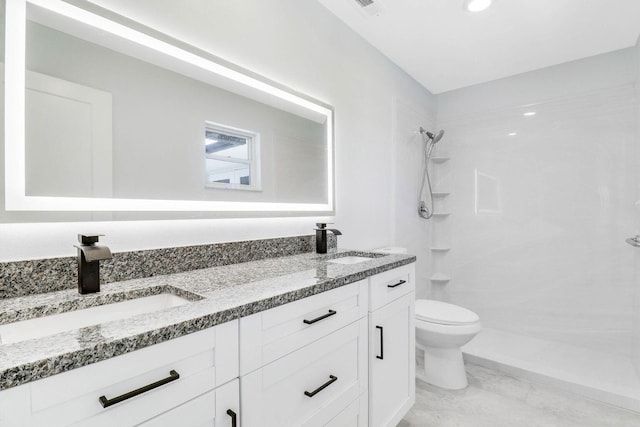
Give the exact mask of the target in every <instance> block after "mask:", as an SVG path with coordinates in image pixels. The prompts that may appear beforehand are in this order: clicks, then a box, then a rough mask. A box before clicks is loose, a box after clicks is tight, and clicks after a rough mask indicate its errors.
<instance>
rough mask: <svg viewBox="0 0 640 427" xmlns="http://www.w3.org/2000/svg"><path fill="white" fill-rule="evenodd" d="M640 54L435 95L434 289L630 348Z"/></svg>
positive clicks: (597, 343)
mask: <svg viewBox="0 0 640 427" xmlns="http://www.w3.org/2000/svg"><path fill="white" fill-rule="evenodd" d="M634 54H635V52H634V51H633V49H625V50H623V51H618V52H614V53H610V54H606V55H600V56H598V57H593V58H588V59H585V60H581V61H575V62H572V63H568V64H563V65H559V66H554V67H550V68H547V69H543V70H539V71H533V72H530V73H526V74H523V75H519V76H514V77H510V78H506V79H502V80H499V81H495V82H490V83H487V84H483V85H478V86H474V87H471V88H467V89H461V90H457V91H454V92H450V93H445V94H441V95H439V96H438V101H439V117H438V126H437V127H438V128H444V129H446V131H447V134H446V138H447V141H448V144H449V152H450V155H451V158H452V160H451V161H452V162H453V170H454V175H453V181H452V196H451V197H452V199H451V202H452V211H453V228H452V230H453V231H452V235H453V236H452V240H453V245H452V248H453V249H452V251H451V255H452V261H453V265H452V271H453V275H452V281H451V282H450V283H449V284H448V285H447V286H446V288H445V289H443V290H442V292H441V295H442V297H443V298H444V299H446V300H449V301H451V302H453V303H456V304H460V305H462V306H465V307H468V308H470V309H472V310H474V311H476V312H477V313H478V314H479V315H480V317H481V319H482V321H483V324H484V325H485V326H486V327H490V328H495V329H500V330H506V331H510V332H515V333H519V334H524V335H529V336H534V337H537V338H542V339H546V340H550V341H559V342H564V343H569V344H574V345H579V346H583V347H587V348H593V349H597V350H599V351H607V352H611V353H615V354H622V355H626V356H629V355H631V352H632V342H633V340H632V334H633V326H632V325H633V310H634V303H633V301H634V292H636V290H635V287H634V261H633V256H634V252H633V250H632V248H631V247H630V246H628V245H627V244H625V242H624V239H625V238H626V237H628V235H629V234H630V233H633V231H634V227H635V224H636V220H635V215H636V210H635V208H634V202H635V200H636V197H637V196H636V193H637V184H636V182H637V181H636V170H637V168H638V167H639V162H638V152H637V115H636V104H635V103H636V92H635V91H636V89H635V86H634V83H635V79H636V78H637V75H636V74H637V71H636V68H635V62H634V61H635V56H634ZM525 113H529V114H525ZM533 113H535V114H533Z"/></svg>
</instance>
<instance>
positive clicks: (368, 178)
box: [0, 0, 434, 261]
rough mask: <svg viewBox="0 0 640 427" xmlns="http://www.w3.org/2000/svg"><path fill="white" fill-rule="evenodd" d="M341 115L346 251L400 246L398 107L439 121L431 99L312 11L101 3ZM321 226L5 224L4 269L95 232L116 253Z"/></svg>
mask: <svg viewBox="0 0 640 427" xmlns="http://www.w3.org/2000/svg"><path fill="white" fill-rule="evenodd" d="M96 3H98V4H100V5H102V6H104V7H108V8H111V9H113V10H114V11H116V12H118V13H121V14H123V15H127V16H130V17H131V18H133V19H135V20H137V21H140V22H142V23H143V24H146V25H149V26H152V27H155V28H157V29H160V30H162V31H164V32H167V33H169V34H171V35H173V36H174V37H176V38H178V39H182V40H184V41H186V42H188V43H191V44H194V45H196V46H199V47H200V48H203V49H206V50H208V51H210V52H212V53H213V54H216V55H218V56H220V57H222V58H225V59H227V60H229V61H232V62H235V63H237V64H238V65H240V66H242V67H245V68H248V69H250V70H253V71H256V72H258V73H260V74H262V75H264V76H266V77H267V78H270V79H272V80H275V81H278V82H281V83H283V84H285V85H287V86H289V87H291V88H293V89H295V90H298V91H301V92H304V93H308V94H309V95H311V96H313V97H315V98H318V99H320V100H322V101H324V102H327V103H329V104H332V105H333V106H334V107H335V111H336V129H335V131H336V209H337V214H336V217H335V227H336V228H338V229H340V230H341V231H342V232H343V236H341V237H340V238H339V243H338V244H339V246H340V247H351V248H373V247H378V246H383V245H388V244H391V243H393V242H394V240H395V235H394V228H395V208H394V204H393V201H394V199H395V194H394V188H395V182H396V170H395V162H394V159H395V156H396V152H395V145H394V130H393V126H392V122H393V102H394V99H406V100H407V102H410V103H412V104H415V105H418V106H419V107H420V108H421V109H424V110H426V111H432V110H433V107H434V98H433V96H432V95H431V94H430V93H429V92H428V91H427V90H425V89H424V88H423V87H421V86H420V85H418V84H417V83H416V82H415V81H414V80H413V79H411V78H410V77H409V76H407V75H406V74H405V73H404V72H402V71H401V70H399V69H398V68H397V67H396V66H395V65H393V64H391V63H390V62H389V61H388V60H387V59H386V58H385V57H383V56H382V55H381V54H380V53H379V52H377V51H376V50H375V49H374V48H372V47H371V46H370V45H369V44H367V43H366V42H364V41H363V40H362V39H361V38H360V37H358V36H357V35H355V34H354V33H353V32H352V31H351V30H349V29H348V28H347V27H345V25H344V24H342V23H341V22H340V21H339V20H338V19H337V18H335V17H334V16H333V15H332V14H331V13H330V12H329V11H327V10H326V9H325V8H323V7H322V6H321V5H319V4H318V3H316V2H313V1H299V0H270V1H260V0H253V1H249V0H246V1H241V2H238V1H226V0H191V1H189V2H176V1H173V0H139V1H135V2H131V1H128V0H98V1H96ZM316 220H317V218H297V219H296V218H273V219H231V220H192V221H156V222H144V221H137V222H112V223H88V224H76V223H62V224H44V225H33V224H2V225H0V260H5V261H6V260H16V259H30V258H40V257H48V256H62V255H72V254H73V251H74V250H73V248H72V247H71V245H72V244H73V243H74V241H75V233H77V232H80V231H90V230H94V231H97V232H102V233H105V234H107V237H106V238H104V241H105V243H107V244H108V245H109V246H110V247H111V248H112V249H113V250H114V251H123V250H132V249H141V248H155V247H168V246H174V245H189V244H198V243H212V242H221V241H232V240H244V239H253V238H266V237H277V236H290V235H298V234H310V233H311V232H312V228H313V226H314V222H316Z"/></svg>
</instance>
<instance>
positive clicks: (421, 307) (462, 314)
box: [416, 299, 480, 325]
mask: <svg viewBox="0 0 640 427" xmlns="http://www.w3.org/2000/svg"><path fill="white" fill-rule="evenodd" d="M416 319H418V320H424V321H427V322H433V323H439V324H442V325H463V324H469V323H475V322H477V321H478V320H480V318H479V317H478V315H477V314H475V313H474V312H473V311H471V310H467V309H466V308H462V307H458V306H457V305H453V304H447V303H446V302H442V301H434V300H428V299H419V300H417V301H416Z"/></svg>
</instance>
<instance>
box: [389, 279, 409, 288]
mask: <svg viewBox="0 0 640 427" xmlns="http://www.w3.org/2000/svg"><path fill="white" fill-rule="evenodd" d="M405 283H407V281H406V280H400V281H399V282H398V283H396V284H395V285H387V288H396V287H398V286H400V285H404V284H405Z"/></svg>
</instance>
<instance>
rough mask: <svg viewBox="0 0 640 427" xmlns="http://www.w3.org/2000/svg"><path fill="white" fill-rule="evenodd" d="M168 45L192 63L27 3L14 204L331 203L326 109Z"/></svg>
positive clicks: (138, 28) (180, 45)
mask: <svg viewBox="0 0 640 427" xmlns="http://www.w3.org/2000/svg"><path fill="white" fill-rule="evenodd" d="M9 18H10V17H9ZM109 18H110V19H113V18H114V17H113V16H111V15H110V16H109ZM120 18H121V17H120ZM134 24H135V23H134ZM135 25H137V24H135ZM140 28H143V29H145V28H144V27H141V26H137V27H136V30H140ZM145 30H147V31H149V32H150V33H151V34H152V35H156V36H157V34H154V33H153V30H150V29H145ZM116 33H117V31H116ZM2 34H3V35H4V31H2ZM160 36H161V35H160ZM153 40H156V39H153ZM158 40H159V39H158ZM165 40H166V37H165ZM170 41H172V42H176V41H174V40H170ZM160 43H165V44H167V43H166V42H164V41H160ZM176 43H178V44H179V49H183V50H184V49H191V50H186V51H185V52H187V54H186V55H191V57H195V58H196V60H195V62H190V61H186V60H184V61H183V60H181V58H179V57H178V56H176V55H171V54H169V53H165V52H162V51H160V50H157V49H152V48H149V47H145V46H143V44H140V43H137V42H136V41H131V40H127V39H126V38H123V37H121V36H120V35H116V34H115V33H112V32H110V31H109V32H107V31H105V30H101V29H98V28H96V27H93V26H90V25H88V24H86V23H84V22H80V21H78V20H76V19H72V18H70V17H67V16H62V15H59V14H57V13H55V12H52V11H50V10H45V9H43V8H41V7H39V6H35V5H33V4H29V3H28V4H27V20H26V43H25V44H26V46H25V56H26V75H25V100H24V101H25V113H24V114H25V116H24V121H25V138H24V156H25V168H24V181H25V182H24V196H26V198H34V199H32V200H36V199H35V198H42V200H45V199H49V200H53V199H51V198H92V199H95V200H98V199H103V198H107V199H109V198H112V199H117V200H120V199H124V200H132V202H133V201H143V200H158V201H185V202H189V203H191V202H200V201H204V202H208V201H212V202H239V203H265V204H273V203H287V204H313V205H314V206H316V205H321V204H328V205H331V203H332V200H330V197H331V196H330V194H331V189H330V188H329V186H330V182H331V179H332V178H331V177H329V176H328V174H329V170H331V159H330V157H331V154H330V153H331V149H330V144H331V141H332V139H331V135H330V133H331V127H330V123H329V122H330V120H331V119H330V116H328V115H327V114H323V113H318V111H319V110H322V109H325V110H326V109H327V108H328V107H326V106H325V105H322V104H319V103H316V102H315V101H312V100H310V98H308V97H306V96H304V95H302V96H303V97H304V98H300V99H304V100H309V101H305V102H307V103H308V104H309V105H318V106H320V108H319V110H316V109H315V107H312V108H309V107H305V106H304V104H301V105H302V106H301V105H296V104H295V102H293V101H290V100H288V99H287V96H282V95H277V94H276V95H274V93H273V91H270V88H269V87H268V88H267V89H263V88H259V89H256V88H254V87H249V86H248V85H247V86H245V85H244V83H243V82H242V79H240V80H237V81H236V80H233V79H232V78H228V76H224V75H222V74H220V75H218V74H216V73H215V72H212V71H211V70H209V69H207V67H205V66H202V65H199V64H197V60H198V59H202V58H203V57H198V56H194V54H193V52H194V51H195V52H198V51H197V50H195V49H194V48H191V47H189V46H186V45H183V44H181V43H180V42H176ZM2 46H4V40H3V43H2ZM169 46H170V47H171V46H172V45H169ZM185 46H186V47H185ZM199 53H200V54H203V53H202V52H199ZM205 55H208V54H205ZM206 60H208V61H209V62H211V61H212V59H209V58H207V59H203V61H206ZM235 69H236V70H237V68H235ZM232 70H233V68H232ZM248 78H254V76H251V77H248ZM258 80H260V78H258ZM260 81H263V80H260ZM268 85H269V84H268V83H267V84H266V85H265V86H268ZM274 87H275V86H274ZM272 88H273V87H272ZM272 88H271V89H272ZM275 91H280V92H281V93H285V95H286V94H287V93H288V92H286V91H284V90H283V89H282V88H280V87H279V86H278V87H277V88H276V89H275ZM292 97H298V98H299V97H300V96H299V95H298V94H292ZM326 111H330V110H326ZM8 152H9V151H7V153H8ZM9 176H11V175H10V174H9ZM6 184H7V183H6V182H5V185H6ZM7 191H8V190H7ZM38 200H40V199H38ZM45 201H46V200H45ZM132 206H135V204H133V203H132ZM138 206H140V205H138ZM154 206H156V205H154ZM181 206H182V205H181ZM184 206H188V205H187V204H185V205H184ZM265 206H266V205H265ZM252 209H253V208H252ZM18 210H19V209H18ZM29 210H34V211H37V210H38V209H32V208H29ZM42 210H43V211H46V210H47V209H45V208H43V209H42ZM50 210H55V211H64V210H65V209H60V208H58V207H56V208H51V209H50ZM70 210H72V209H70ZM74 210H79V209H74ZM80 210H86V209H80ZM96 210H101V211H105V209H97V208H96ZM106 210H108V209H106ZM118 210H121V211H122V210H128V209H118ZM131 210H132V211H134V210H147V209H136V208H132V209H131ZM148 210H153V211H161V210H162V209H157V208H155V207H154V208H152V209H148ZM181 210H182V209H181ZM188 210H189V209H188V208H187V209H184V211H188ZM226 210H227V211H231V209H226ZM255 210H256V211H259V210H260V208H259V207H258V208H257V209H255ZM270 210H271V211H275V210H274V209H273V208H271V209H270ZM294 210H295V209H294ZM200 211H203V209H200ZM245 211H247V209H245ZM7 212H9V211H7ZM9 214H10V212H9ZM5 216H6V214H5ZM54 216H55V215H54ZM102 218H104V215H102V216H100V219H102ZM136 218H140V216H139V215H138V216H137V217H136ZM39 219H44V220H46V218H40V217H39ZM53 220H56V219H55V218H54V219H53Z"/></svg>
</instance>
